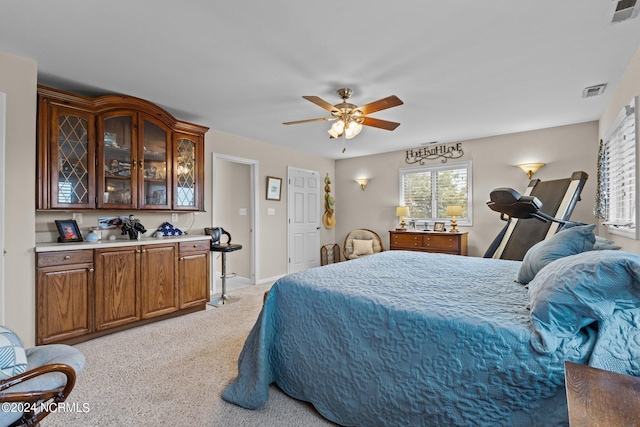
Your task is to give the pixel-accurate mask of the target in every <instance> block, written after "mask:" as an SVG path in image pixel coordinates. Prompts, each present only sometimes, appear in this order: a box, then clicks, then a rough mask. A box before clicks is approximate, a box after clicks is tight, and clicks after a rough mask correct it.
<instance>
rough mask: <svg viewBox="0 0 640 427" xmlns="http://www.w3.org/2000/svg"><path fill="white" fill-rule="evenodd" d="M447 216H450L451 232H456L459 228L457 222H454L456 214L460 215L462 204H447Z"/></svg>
mask: <svg viewBox="0 0 640 427" xmlns="http://www.w3.org/2000/svg"><path fill="white" fill-rule="evenodd" d="M447 216H450V217H451V230H449V231H450V232H452V233H457V232H459V231H460V230H458V229H457V227H458V223H457V222H456V217H457V216H462V206H459V205H451V206H447Z"/></svg>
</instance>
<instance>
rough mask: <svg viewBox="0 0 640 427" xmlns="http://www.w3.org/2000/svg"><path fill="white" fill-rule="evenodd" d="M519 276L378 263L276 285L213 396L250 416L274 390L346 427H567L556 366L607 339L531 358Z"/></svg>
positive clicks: (479, 264) (356, 263) (419, 263)
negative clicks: (231, 375)
mask: <svg viewBox="0 0 640 427" xmlns="http://www.w3.org/2000/svg"><path fill="white" fill-rule="evenodd" d="M519 266H520V262H517V261H506V260H494V259H484V258H472V257H461V256H452V255H443V254H424V253H418V252H404V251H388V252H383V253H380V254H376V255H373V256H369V257H365V258H361V259H358V260H352V261H348V262H344V263H338V264H331V265H328V266H325V267H320V268H315V269H311V270H308V271H305V272H301V273H295V274H291V275H288V276H286V277H283V278H282V279H280V280H278V281H277V282H276V283H275V284H274V286H273V287H272V289H271V291H270V293H269V295H268V298H267V300H266V302H265V305H264V307H263V310H262V312H261V314H260V316H259V318H258V320H257V322H256V324H255V326H254V328H253V329H252V331H251V333H250V335H249V337H248V338H247V341H246V343H245V346H244V349H243V351H242V353H241V355H240V359H239V362H238V366H239V374H238V377H237V378H236V379H235V380H234V381H233V383H232V384H230V385H229V386H228V387H227V388H226V389H225V390H224V392H223V394H222V397H223V398H224V399H225V400H227V401H229V402H232V403H235V404H237V405H240V406H242V407H245V408H250V409H256V408H259V407H261V406H262V405H264V404H265V403H266V401H267V400H268V393H269V385H270V384H271V383H274V382H275V383H276V384H277V385H278V386H279V387H280V388H281V389H282V390H283V391H284V392H286V393H287V394H289V395H290V396H292V397H294V398H297V399H300V400H304V401H308V402H311V403H312V404H313V405H314V406H315V407H316V409H317V410H318V411H319V412H320V413H321V414H322V415H323V416H324V417H326V418H328V419H329V420H332V421H334V422H336V423H338V424H341V425H345V426H356V425H357V426H420V425H425V426H453V425H465V426H467V425H487V426H499V425H505V426H506V425H509V426H511V425H516V426H517V425H522V426H533V425H543V426H553V425H565V424H568V422H567V408H566V399H565V391H564V367H563V362H564V361H565V360H569V361H573V362H577V363H588V362H589V358H590V355H591V353H592V352H593V350H594V348H595V347H597V344H596V343H597V342H598V341H601V342H604V343H606V342H607V340H604V339H602V337H600V340H597V333H596V328H595V327H594V328H584V329H583V330H582V331H581V332H580V333H579V334H577V335H576V336H575V337H573V338H571V339H564V340H563V342H562V345H561V346H560V347H559V348H558V349H557V350H556V351H555V352H553V353H551V354H540V353H537V352H535V351H534V350H533V348H532V347H531V345H530V338H531V333H532V329H531V328H532V326H531V321H530V314H529V311H528V309H527V304H528V296H527V289H526V288H525V287H524V286H522V285H520V284H518V283H516V282H515V281H514V279H515V278H516V276H517V271H518V268H519ZM612 333H614V332H612ZM605 345H607V344H605ZM606 357H607V356H605V358H606Z"/></svg>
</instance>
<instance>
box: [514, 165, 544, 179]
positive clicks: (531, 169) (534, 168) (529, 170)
mask: <svg viewBox="0 0 640 427" xmlns="http://www.w3.org/2000/svg"><path fill="white" fill-rule="evenodd" d="M545 164H546V163H519V164H517V165H516V166H517V167H519V168H520V169H522V172H524V173H526V174H527V176H528V177H529V179H531V177H532V176H533V174H534V173H536V172H538V169H540V168H541V167H543V166H544V165H545Z"/></svg>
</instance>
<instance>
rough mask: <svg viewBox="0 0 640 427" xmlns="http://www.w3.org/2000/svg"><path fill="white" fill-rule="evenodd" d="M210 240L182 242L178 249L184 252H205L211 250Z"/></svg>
mask: <svg viewBox="0 0 640 427" xmlns="http://www.w3.org/2000/svg"><path fill="white" fill-rule="evenodd" d="M210 242H211V241H210V240H197V241H195V242H180V246H179V249H178V251H179V252H180V253H184V252H203V251H208V250H210V247H211V245H210Z"/></svg>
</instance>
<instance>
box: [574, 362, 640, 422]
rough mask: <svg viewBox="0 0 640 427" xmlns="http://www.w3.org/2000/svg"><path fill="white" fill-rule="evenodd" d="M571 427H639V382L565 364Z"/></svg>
mask: <svg viewBox="0 0 640 427" xmlns="http://www.w3.org/2000/svg"><path fill="white" fill-rule="evenodd" d="M564 366H565V385H566V390H567V406H568V410H569V425H570V426H571V427H578V426H580V427H583V426H584V427H586V426H607V427H617V426H620V427H623V426H624V427H628V426H637V425H640V378H638V377H632V376H629V375H624V374H618V373H615V372H610V371H606V370H603V369H598V368H593V367H591V366H586V365H580V364H577V363H572V362H565V364H564Z"/></svg>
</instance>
